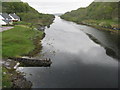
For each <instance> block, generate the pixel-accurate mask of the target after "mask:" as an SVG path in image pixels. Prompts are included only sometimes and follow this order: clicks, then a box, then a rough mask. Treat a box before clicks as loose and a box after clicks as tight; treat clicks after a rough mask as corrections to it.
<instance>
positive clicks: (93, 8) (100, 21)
mask: <svg viewBox="0 0 120 90" xmlns="http://www.w3.org/2000/svg"><path fill="white" fill-rule="evenodd" d="M119 5H120V4H119V3H117V2H93V3H91V4H90V5H89V6H88V7H86V8H79V9H77V10H73V11H71V12H67V13H65V14H64V15H62V16H61V18H63V19H65V20H68V21H73V22H76V23H78V24H86V25H91V26H100V27H104V28H106V27H107V28H110V29H120V27H119V25H118V24H119V23H120V22H119V18H120V17H118V16H120V15H119V13H118V12H119V11H118V10H119V9H118V7H119Z"/></svg>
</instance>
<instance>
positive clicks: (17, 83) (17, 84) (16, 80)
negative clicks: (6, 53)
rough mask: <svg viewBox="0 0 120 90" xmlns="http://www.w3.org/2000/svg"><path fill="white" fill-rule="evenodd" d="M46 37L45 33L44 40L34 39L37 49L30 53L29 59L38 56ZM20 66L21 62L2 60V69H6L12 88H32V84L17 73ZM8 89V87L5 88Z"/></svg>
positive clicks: (37, 37)
mask: <svg viewBox="0 0 120 90" xmlns="http://www.w3.org/2000/svg"><path fill="white" fill-rule="evenodd" d="M44 37H45V33H44V32H43V36H42V38H41V37H40V36H36V38H34V39H33V43H34V45H35V49H34V50H33V51H31V52H29V53H28V54H27V55H25V56H27V57H34V56H36V55H37V54H38V53H39V52H40V50H41V49H42V45H41V43H40V42H41V40H42V39H43V38H44ZM19 65H20V63H19V62H17V61H14V60H12V59H8V58H7V59H3V60H2V67H3V68H5V69H6V70H7V71H8V73H5V74H9V75H10V79H11V83H12V87H11V88H31V87H32V82H30V81H28V80H27V79H26V78H25V77H24V75H23V74H22V73H21V72H18V71H17V68H18V66H19ZM3 88H6V87H3Z"/></svg>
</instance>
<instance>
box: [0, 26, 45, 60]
mask: <svg viewBox="0 0 120 90" xmlns="http://www.w3.org/2000/svg"><path fill="white" fill-rule="evenodd" d="M42 35H43V32H41V31H37V30H33V29H31V28H29V27H25V26H14V28H13V29H10V30H8V31H4V32H2V51H3V52H2V56H3V58H7V57H20V56H23V55H26V54H28V53H29V52H31V51H33V50H34V49H35V47H36V45H35V44H34V40H35V39H36V38H39V39H41V38H42ZM39 41H40V40H39Z"/></svg>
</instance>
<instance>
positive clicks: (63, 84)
mask: <svg viewBox="0 0 120 90" xmlns="http://www.w3.org/2000/svg"><path fill="white" fill-rule="evenodd" d="M81 29H84V30H86V29H89V30H91V29H93V28H90V27H87V26H83V25H77V24H74V23H71V22H67V21H64V20H62V19H60V18H59V17H56V19H55V21H54V23H53V24H52V25H51V26H50V28H48V29H46V30H45V33H46V36H45V38H44V39H43V41H42V45H43V49H42V53H40V55H38V56H37V57H36V58H46V57H48V58H51V60H52V62H53V64H52V66H51V67H50V68H38V67H36V68H33V67H29V68H22V69H21V71H23V72H25V73H26V78H27V79H28V80H30V81H32V82H33V88H117V86H118V62H117V61H116V60H115V59H114V58H111V57H109V56H107V55H106V49H105V48H103V47H101V46H100V45H99V44H98V43H95V42H93V41H92V40H91V39H90V37H89V36H88V35H86V34H85V33H84V32H83V31H81ZM98 33H99V32H98ZM102 39H103V38H102ZM107 52H108V51H107ZM41 54H43V55H41ZM31 74H32V75H31Z"/></svg>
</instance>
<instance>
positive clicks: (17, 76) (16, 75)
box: [2, 59, 32, 88]
mask: <svg viewBox="0 0 120 90" xmlns="http://www.w3.org/2000/svg"><path fill="white" fill-rule="evenodd" d="M18 65H19V63H18V62H16V61H13V60H11V59H3V60H2V68H5V69H6V70H7V73H6V72H3V73H4V74H9V75H10V80H11V83H12V87H11V88H31V87H32V82H30V81H28V80H27V79H26V78H25V77H24V75H23V74H22V73H21V72H18V71H16V70H17V67H18ZM3 88H5V87H3Z"/></svg>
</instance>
